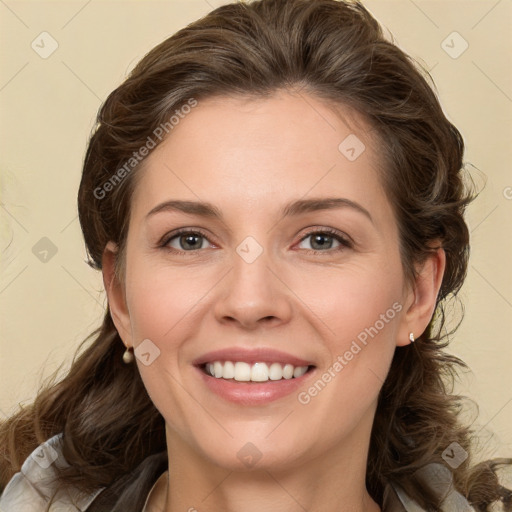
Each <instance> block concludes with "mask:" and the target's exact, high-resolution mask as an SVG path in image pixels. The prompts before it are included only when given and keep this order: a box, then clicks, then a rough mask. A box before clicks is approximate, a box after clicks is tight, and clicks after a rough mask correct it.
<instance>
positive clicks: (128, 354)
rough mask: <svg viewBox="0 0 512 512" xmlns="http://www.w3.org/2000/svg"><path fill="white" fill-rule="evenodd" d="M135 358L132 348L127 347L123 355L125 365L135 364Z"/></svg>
mask: <svg viewBox="0 0 512 512" xmlns="http://www.w3.org/2000/svg"><path fill="white" fill-rule="evenodd" d="M133 360H134V356H133V352H132V350H131V348H130V347H127V348H126V350H125V351H124V354H123V363H124V364H130V363H133Z"/></svg>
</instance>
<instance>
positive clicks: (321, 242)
mask: <svg viewBox="0 0 512 512" xmlns="http://www.w3.org/2000/svg"><path fill="white" fill-rule="evenodd" d="M308 239H310V243H309V246H310V247H305V249H306V250H310V251H314V252H331V251H330V250H331V249H332V250H334V251H340V250H343V249H346V248H350V247H352V243H351V242H350V240H349V239H348V238H347V237H346V236H343V235H342V234H341V233H339V232H337V231H335V230H331V229H322V230H317V231H310V232H309V233H307V234H306V235H305V236H304V237H302V239H301V241H300V243H303V242H305V241H306V240H308ZM302 248H303V249H304V247H302Z"/></svg>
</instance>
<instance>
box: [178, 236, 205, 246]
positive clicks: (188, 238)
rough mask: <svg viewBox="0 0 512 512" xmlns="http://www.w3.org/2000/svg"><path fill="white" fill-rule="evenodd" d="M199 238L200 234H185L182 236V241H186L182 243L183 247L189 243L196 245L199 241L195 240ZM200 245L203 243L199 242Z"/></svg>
mask: <svg viewBox="0 0 512 512" xmlns="http://www.w3.org/2000/svg"><path fill="white" fill-rule="evenodd" d="M198 238H200V235H184V236H182V237H181V239H182V241H184V242H185V243H184V244H182V247H183V245H185V247H184V248H186V246H187V244H190V245H192V246H194V245H197V242H196V243H195V244H194V240H197V239H198ZM199 246H201V243H200V242H199Z"/></svg>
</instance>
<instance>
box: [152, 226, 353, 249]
mask: <svg viewBox="0 0 512 512" xmlns="http://www.w3.org/2000/svg"><path fill="white" fill-rule="evenodd" d="M184 234H187V235H199V236H201V237H203V238H205V239H206V240H208V241H209V242H210V243H211V241H210V239H209V238H208V236H207V235H206V234H205V233H204V232H203V231H201V230H200V229H189V228H182V229H178V230H177V231H174V232H172V233H170V234H168V235H166V236H164V237H163V239H162V241H161V242H159V244H158V247H159V248H161V249H164V250H167V251H169V252H171V253H173V254H180V255H191V254H194V253H197V252H198V251H199V250H200V249H192V250H190V251H181V250H179V249H175V248H174V247H172V248H171V247H168V244H169V242H170V241H171V240H173V239H174V238H176V237H179V236H180V235H184ZM312 235H329V236H330V237H332V238H334V239H335V240H336V241H338V242H339V243H340V246H339V247H335V248H333V249H326V250H324V251H319V250H316V249H303V250H305V251H307V252H308V253H313V254H322V253H323V254H325V253H327V254H330V253H333V252H338V251H343V250H345V249H351V248H352V247H353V246H354V244H353V242H352V240H350V238H349V237H347V236H346V235H343V234H342V233H340V232H339V231H336V230H335V229H332V228H322V229H315V230H311V231H308V232H307V233H306V234H305V235H304V236H303V237H302V238H301V239H300V240H299V243H301V242H303V241H304V240H306V239H307V238H308V237H310V236H312Z"/></svg>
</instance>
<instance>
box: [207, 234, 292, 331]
mask: <svg viewBox="0 0 512 512" xmlns="http://www.w3.org/2000/svg"><path fill="white" fill-rule="evenodd" d="M272 266H273V265H272V261H270V256H269V252H268V251H267V250H265V248H264V247H263V246H262V245H261V244H259V242H257V241H256V239H255V238H253V237H247V238H246V239H244V240H243V241H242V242H241V243H240V244H239V245H238V246H237V247H236V250H235V253H234V254H233V258H232V269H231V272H229V274H228V275H227V276H226V279H225V280H224V285H223V289H222V293H221V294H220V295H219V298H218V300H217V303H216V306H215V313H216V316H217V318H218V320H219V321H226V320H231V321H237V322H238V323H239V324H241V325H243V326H244V327H255V326H256V325H257V324H258V323H259V322H260V321H263V320H264V321H267V322H268V321H270V320H272V321H273V322H274V323H280V322H286V321H288V320H289V318H290V315H291V304H290V297H289V295H288V294H287V293H286V287H285V286H284V284H283V283H282V282H281V281H280V280H279V279H278V278H277V277H276V275H275V274H274V272H273V271H272V270H271V267H272Z"/></svg>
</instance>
